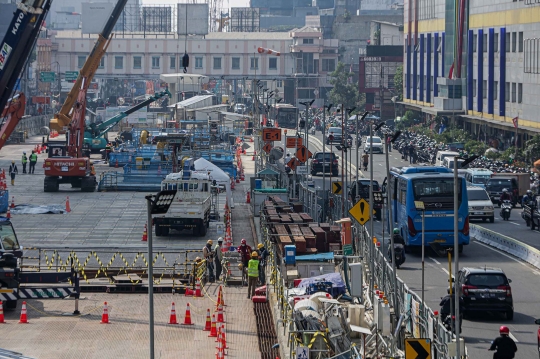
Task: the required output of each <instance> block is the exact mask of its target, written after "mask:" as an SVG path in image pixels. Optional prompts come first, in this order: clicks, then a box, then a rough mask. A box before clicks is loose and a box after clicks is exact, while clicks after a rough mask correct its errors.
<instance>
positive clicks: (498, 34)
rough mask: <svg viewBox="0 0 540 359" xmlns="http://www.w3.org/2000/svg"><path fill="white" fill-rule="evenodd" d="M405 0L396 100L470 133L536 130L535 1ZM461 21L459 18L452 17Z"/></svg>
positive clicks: (539, 9)
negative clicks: (400, 92)
mask: <svg viewBox="0 0 540 359" xmlns="http://www.w3.org/2000/svg"><path fill="white" fill-rule="evenodd" d="M460 4H462V7H455V2H454V1H453V0H430V1H428V0H405V4H404V9H405V12H404V13H405V17H404V24H405V40H404V45H405V46H404V59H405V62H404V81H403V83H404V89H403V97H404V103H405V105H406V106H407V107H410V108H414V109H417V110H419V111H421V112H423V113H424V114H425V116H426V117H434V116H441V117H443V118H447V119H449V120H450V121H454V122H455V123H456V124H458V125H459V126H462V127H463V128H464V129H465V130H467V131H470V132H471V133H473V134H474V135H475V136H476V137H477V138H478V139H482V140H483V139H487V138H489V137H496V138H498V139H500V140H503V142H505V143H507V144H509V143H512V142H513V140H514V137H513V136H514V133H515V132H516V128H515V126H514V122H513V119H514V118H516V117H517V118H518V122H517V123H518V129H517V132H518V138H517V140H518V144H522V143H523V141H525V140H527V139H528V138H530V136H532V135H533V134H535V133H537V132H540V120H539V119H538V117H537V116H536V114H537V113H538V112H539V111H540V103H539V102H538V101H537V96H538V92H540V81H539V80H540V74H539V73H540V68H539V66H538V64H539V60H538V58H539V57H540V48H539V46H538V45H540V40H538V39H537V37H538V31H539V30H540V4H536V3H532V2H527V1H507V0H470V1H463V2H460ZM460 19H463V20H460Z"/></svg>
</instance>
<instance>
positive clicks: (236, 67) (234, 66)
mask: <svg viewBox="0 0 540 359" xmlns="http://www.w3.org/2000/svg"><path fill="white" fill-rule="evenodd" d="M231 68H232V69H233V70H240V58H239V57H233V58H232V65H231Z"/></svg>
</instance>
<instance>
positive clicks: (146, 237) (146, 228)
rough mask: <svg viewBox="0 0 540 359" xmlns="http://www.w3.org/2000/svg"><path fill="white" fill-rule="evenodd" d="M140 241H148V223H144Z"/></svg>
mask: <svg viewBox="0 0 540 359" xmlns="http://www.w3.org/2000/svg"><path fill="white" fill-rule="evenodd" d="M142 241H143V242H146V241H148V225H147V223H145V224H144V231H143V233H142Z"/></svg>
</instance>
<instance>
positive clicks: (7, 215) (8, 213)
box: [6, 207, 11, 219]
mask: <svg viewBox="0 0 540 359" xmlns="http://www.w3.org/2000/svg"><path fill="white" fill-rule="evenodd" d="M6 218H7V219H10V218H11V211H10V210H9V207H8V209H7V213H6Z"/></svg>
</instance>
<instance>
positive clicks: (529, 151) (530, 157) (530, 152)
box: [523, 135, 540, 164]
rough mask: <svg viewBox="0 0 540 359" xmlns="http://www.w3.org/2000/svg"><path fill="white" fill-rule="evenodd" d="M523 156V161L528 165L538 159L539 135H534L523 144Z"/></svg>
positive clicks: (539, 149) (539, 155)
mask: <svg viewBox="0 0 540 359" xmlns="http://www.w3.org/2000/svg"><path fill="white" fill-rule="evenodd" d="M523 154H524V157H525V160H526V161H527V162H528V163H530V164H533V163H534V162H535V161H537V160H539V159H540V135H536V136H534V137H533V138H531V139H530V140H528V141H527V142H525V148H524V149H523Z"/></svg>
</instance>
